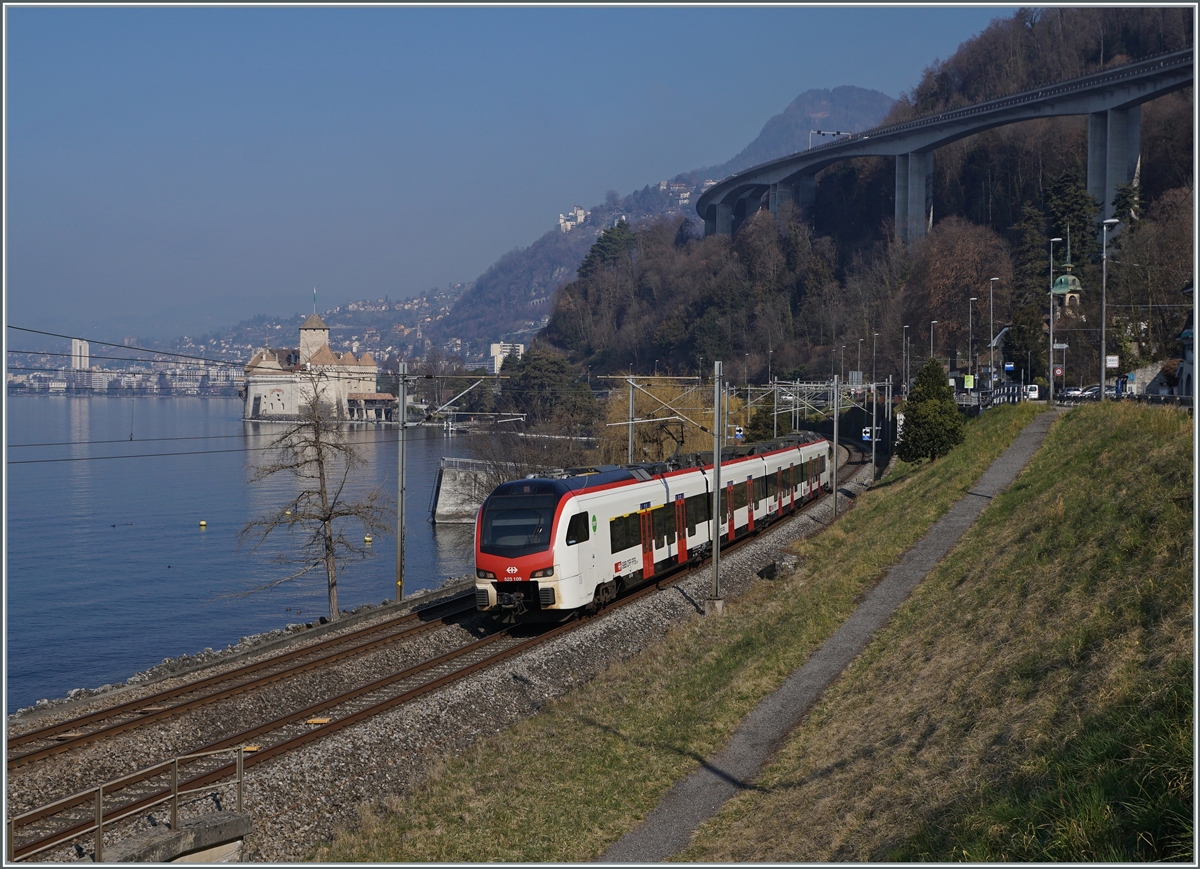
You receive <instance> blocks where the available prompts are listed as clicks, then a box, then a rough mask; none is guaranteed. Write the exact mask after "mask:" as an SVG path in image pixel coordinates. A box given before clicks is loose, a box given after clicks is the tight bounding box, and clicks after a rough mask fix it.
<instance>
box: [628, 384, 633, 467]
mask: <svg viewBox="0 0 1200 869" xmlns="http://www.w3.org/2000/svg"><path fill="white" fill-rule="evenodd" d="M628 462H629V464H631V465H632V464H633V371H632V370H631V371H630V372H629V459H628Z"/></svg>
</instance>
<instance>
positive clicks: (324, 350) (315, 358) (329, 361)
mask: <svg viewBox="0 0 1200 869" xmlns="http://www.w3.org/2000/svg"><path fill="white" fill-rule="evenodd" d="M308 362H309V364H310V365H337V364H338V358H337V357H336V356H334V355H333V351H332V350H330V349H329V345H328V344H322V345H321V346H320V348H318V350H317V352H316V353H314V354H313V355H312V356H310V357H309V359H308Z"/></svg>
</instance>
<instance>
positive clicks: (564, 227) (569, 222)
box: [558, 205, 587, 232]
mask: <svg viewBox="0 0 1200 869" xmlns="http://www.w3.org/2000/svg"><path fill="white" fill-rule="evenodd" d="M586 218H587V212H586V211H584V210H583V209H582V208H580V207H579V206H578V205H576V206H575V207H574V208H572V209H571V210H570V211H568V212H567V213H566V214H560V215H559V216H558V229H559V231H560V232H570V231H571V230H572V229H574V228H575V227H577V226H581V225H582V224H583V221H584V220H585V219H586Z"/></svg>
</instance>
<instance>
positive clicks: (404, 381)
mask: <svg viewBox="0 0 1200 869" xmlns="http://www.w3.org/2000/svg"><path fill="white" fill-rule="evenodd" d="M396 383H397V389H396V391H397V393H398V395H397V398H398V400H399V404H398V407H397V419H398V421H399V423H400V437H399V438H397V441H398V442H399V445H400V446H399V451H398V453H397V456H396V603H399V602H400V601H401V600H403V599H404V488H405V479H404V477H405V470H406V468H405V463H406V457H405V455H404V447H405V444H404V441H405V431H404V430H405V428H406V427H407V425H408V363H407V362H400V363H398V364H397V367H396Z"/></svg>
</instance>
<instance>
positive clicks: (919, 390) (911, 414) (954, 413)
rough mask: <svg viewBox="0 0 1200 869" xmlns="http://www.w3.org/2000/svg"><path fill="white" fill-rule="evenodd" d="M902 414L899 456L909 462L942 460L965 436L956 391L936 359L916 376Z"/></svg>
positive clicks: (897, 448) (928, 363) (897, 450)
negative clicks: (956, 402)
mask: <svg viewBox="0 0 1200 869" xmlns="http://www.w3.org/2000/svg"><path fill="white" fill-rule="evenodd" d="M903 412H904V430H903V433H902V437H901V441H900V443H899V445H898V446H897V447H896V455H897V456H899V457H900V458H901V459H903V460H904V461H906V462H915V461H917V460H918V459H931V460H932V459H938V458H941V457H942V456H944V455H946V454H947V453H948V452H950V450H952V449H954V447H956V446H958V445H959V444H960V443H962V442H963V439H964V438H965V437H966V433H965V429H964V426H963V419H962V414H960V413H959V412H958V405H956V404H955V403H954V390H952V389H951V388H950V384H949V381H948V380H947V379H946V370H945V369H944V368H942V366H941V363H939V362H937V361H936V360H933V359H931V360H929V362H927V363H926V364H925V367H924V368H922V369H921V371H920V373H919V374H918V375H917V380H916V383H915V384H914V385H913V388H912V391H911V392H910V393H909V395H908V400H907V401H906V402H904V408H903Z"/></svg>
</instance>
